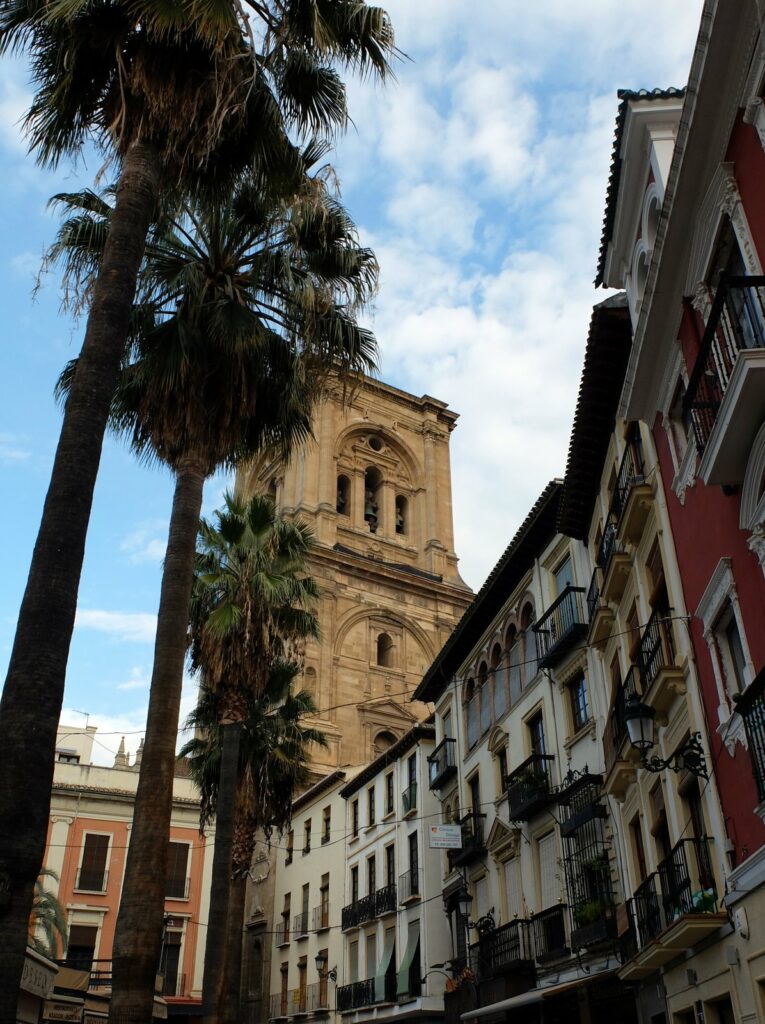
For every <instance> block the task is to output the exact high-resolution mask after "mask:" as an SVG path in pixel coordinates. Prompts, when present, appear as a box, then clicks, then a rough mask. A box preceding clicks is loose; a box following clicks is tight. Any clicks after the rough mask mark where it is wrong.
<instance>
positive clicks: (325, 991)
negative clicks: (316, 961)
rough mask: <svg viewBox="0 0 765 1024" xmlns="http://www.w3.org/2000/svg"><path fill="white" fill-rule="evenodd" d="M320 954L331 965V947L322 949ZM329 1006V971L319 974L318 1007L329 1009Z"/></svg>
mask: <svg viewBox="0 0 765 1024" xmlns="http://www.w3.org/2000/svg"><path fill="white" fill-rule="evenodd" d="M319 956H321V957H323V958H324V960H325V961H326V963H327V966H329V949H320V950H319ZM328 1007H329V971H325V972H324V973H323V974H320V975H319V1006H318V1007H316V1009H323V1010H325V1009H327V1008H328Z"/></svg>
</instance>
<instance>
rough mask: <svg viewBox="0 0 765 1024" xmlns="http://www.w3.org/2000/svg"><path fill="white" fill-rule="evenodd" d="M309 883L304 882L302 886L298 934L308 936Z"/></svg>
mask: <svg viewBox="0 0 765 1024" xmlns="http://www.w3.org/2000/svg"><path fill="white" fill-rule="evenodd" d="M310 893H311V883H310V882H306V883H305V884H304V885H303V890H302V893H301V900H300V934H301V935H307V934H308V905H309V902H310V898H311V897H310Z"/></svg>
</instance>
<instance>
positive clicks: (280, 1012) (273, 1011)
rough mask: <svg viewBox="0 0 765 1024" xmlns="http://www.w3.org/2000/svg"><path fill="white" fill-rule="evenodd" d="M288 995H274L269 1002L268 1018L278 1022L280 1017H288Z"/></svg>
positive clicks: (278, 993)
mask: <svg viewBox="0 0 765 1024" xmlns="http://www.w3.org/2000/svg"><path fill="white" fill-rule="evenodd" d="M287 1007H288V1001H287V993H286V992H285V993H284V995H282V994H281V993H280V992H276V993H272V995H271V998H270V1000H269V1007H268V1016H269V1018H270V1019H271V1020H277V1019H278V1018H279V1017H286V1016H287Z"/></svg>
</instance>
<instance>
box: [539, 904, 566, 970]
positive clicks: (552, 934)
mask: <svg viewBox="0 0 765 1024" xmlns="http://www.w3.org/2000/svg"><path fill="white" fill-rule="evenodd" d="M565 911H566V908H565V906H564V905H563V904H559V905H558V906H557V907H550V908H549V909H548V910H543V911H541V912H540V913H539V914H532V916H531V928H532V932H533V935H534V955H535V957H536V961H537V963H539V964H544V963H549V962H550V961H551V960H557V959H559V958H560V957H563V956H567V955H568V953H569V952H570V950H569V948H568V944H567V942H566V914H565Z"/></svg>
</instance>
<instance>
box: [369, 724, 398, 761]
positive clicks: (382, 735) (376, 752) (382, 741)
mask: <svg viewBox="0 0 765 1024" xmlns="http://www.w3.org/2000/svg"><path fill="white" fill-rule="evenodd" d="M395 742H396V737H395V736H394V735H393V733H392V732H387V731H385V730H383V731H382V732H378V734H377V735H376V736H375V741H374V744H373V751H372V755H373V758H374V757H379V756H380V754H384V753H385V751H386V750H390V748H391V747H392V746H393V744H394V743H395Z"/></svg>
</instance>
